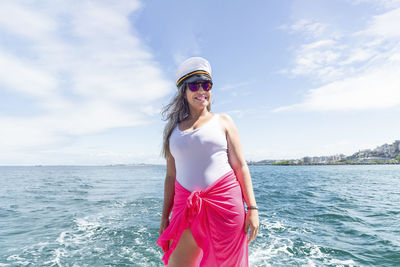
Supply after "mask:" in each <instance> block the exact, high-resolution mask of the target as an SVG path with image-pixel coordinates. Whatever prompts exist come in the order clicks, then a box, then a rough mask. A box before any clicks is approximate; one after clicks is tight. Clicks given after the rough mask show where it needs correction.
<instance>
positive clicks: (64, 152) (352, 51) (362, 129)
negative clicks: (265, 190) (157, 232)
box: [0, 0, 400, 165]
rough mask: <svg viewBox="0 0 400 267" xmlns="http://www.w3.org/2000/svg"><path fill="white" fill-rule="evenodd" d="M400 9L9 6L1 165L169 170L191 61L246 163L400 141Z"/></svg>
mask: <svg viewBox="0 0 400 267" xmlns="http://www.w3.org/2000/svg"><path fill="white" fill-rule="evenodd" d="M398 25H400V1H398V0H380V1H379V0H356V1H355V0H335V1H317V0H313V1H311V0H305V1H202V2H201V3H200V2H198V1H196V2H195V1H183V0H182V1H132V0H129V1H85V0H82V1H61V0H57V1H50V0H48V1H14V0H9V1H2V7H1V9H0V69H1V71H0V125H1V127H0V165H35V164H50V165H53V164H68V165H75V164H76V165H98V164H118V163H142V162H143V163H163V162H164V161H163V159H162V158H161V157H160V149H161V145H162V130H163V126H164V123H165V122H163V121H162V120H161V116H160V110H161V107H162V106H163V105H165V104H167V103H168V101H169V99H170V98H171V97H172V96H173V95H174V94H175V92H176V89H175V87H174V77H175V70H176V68H177V66H178V65H179V63H181V62H182V61H183V60H184V59H186V58H187V57H190V56H202V57H205V58H207V59H208V60H209V61H210V63H211V66H212V69H213V79H214V87H213V106H212V111H213V112H216V113H227V114H229V115H231V116H232V118H233V119H234V121H235V123H236V125H237V127H238V129H239V131H240V135H241V140H242V145H243V151H244V154H245V157H246V159H247V160H261V159H290V158H301V157H303V156H307V155H308V156H321V155H333V154H338V153H344V154H346V155H350V154H352V153H353V152H356V151H358V150H359V149H365V148H374V147H376V146H378V145H381V144H383V143H392V142H393V141H394V140H396V139H400V134H399V133H400V124H399V123H398V121H399V119H398V118H399V115H400V75H399V73H400V31H399V30H398Z"/></svg>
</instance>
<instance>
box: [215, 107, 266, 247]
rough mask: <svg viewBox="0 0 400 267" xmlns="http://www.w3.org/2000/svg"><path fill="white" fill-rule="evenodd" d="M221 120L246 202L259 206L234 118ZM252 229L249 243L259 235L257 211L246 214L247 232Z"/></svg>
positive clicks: (229, 153) (231, 159) (232, 162)
mask: <svg viewBox="0 0 400 267" xmlns="http://www.w3.org/2000/svg"><path fill="white" fill-rule="evenodd" d="M220 117H221V119H222V122H223V126H224V129H225V133H226V139H227V141H228V160H229V164H230V165H231V167H232V169H233V171H234V172H235V175H236V177H237V179H238V181H239V184H240V186H241V188H242V192H243V196H244V200H245V202H246V205H247V206H257V203H256V199H255V197H254V192H253V184H252V181H251V176H250V171H249V168H248V167H247V163H246V161H245V159H244V157H243V153H242V147H241V143H240V137H239V132H238V130H237V128H236V126H235V124H234V122H233V120H232V118H231V117H230V116H228V115H226V114H221V116H220ZM249 226H250V228H251V232H250V238H249V243H250V242H251V241H253V240H254V239H255V238H256V236H257V233H258V228H259V218H258V211H257V210H249V211H248V212H247V214H246V223H245V232H246V233H247V232H248V228H249Z"/></svg>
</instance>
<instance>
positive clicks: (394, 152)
mask: <svg viewBox="0 0 400 267" xmlns="http://www.w3.org/2000/svg"><path fill="white" fill-rule="evenodd" d="M247 164H248V165H283V166H303V165H385V164H387V165H389V164H400V140H396V141H394V142H393V143H392V144H384V145H381V146H378V147H376V148H375V149H364V150H360V151H358V152H356V153H354V154H353V155H351V156H345V155H343V154H338V155H332V156H320V157H303V158H302V159H290V160H260V161H248V162H247Z"/></svg>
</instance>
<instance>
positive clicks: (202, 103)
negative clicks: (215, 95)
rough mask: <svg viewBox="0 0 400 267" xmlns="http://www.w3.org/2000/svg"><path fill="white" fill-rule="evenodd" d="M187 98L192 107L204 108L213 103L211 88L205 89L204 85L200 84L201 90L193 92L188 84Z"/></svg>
mask: <svg viewBox="0 0 400 267" xmlns="http://www.w3.org/2000/svg"><path fill="white" fill-rule="evenodd" d="M185 99H186V100H187V102H188V103H189V106H190V107H191V108H194V109H204V108H206V107H208V106H209V105H210V103H211V90H209V91H204V89H203V87H202V86H200V87H199V90H197V91H196V92H192V91H191V90H190V89H189V88H188V85H186V92H185Z"/></svg>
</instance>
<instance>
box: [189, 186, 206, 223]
mask: <svg viewBox="0 0 400 267" xmlns="http://www.w3.org/2000/svg"><path fill="white" fill-rule="evenodd" d="M202 195H203V194H202V192H201V191H196V190H195V191H193V192H192V193H191V194H190V196H189V197H188V198H187V200H186V209H187V210H186V211H187V217H188V220H189V222H190V223H192V221H193V219H194V217H196V215H197V214H199V213H200V210H201V207H202V203H203V200H202Z"/></svg>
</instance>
